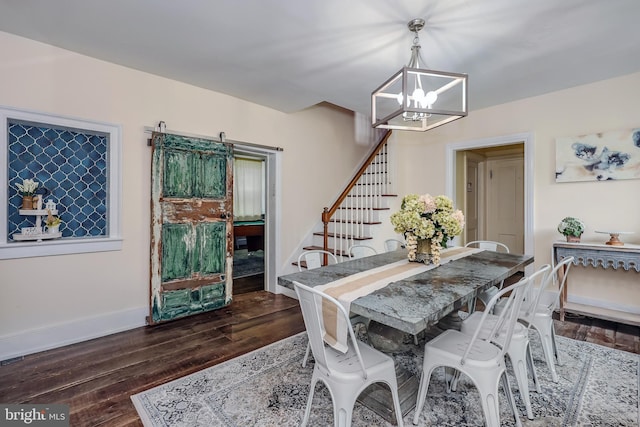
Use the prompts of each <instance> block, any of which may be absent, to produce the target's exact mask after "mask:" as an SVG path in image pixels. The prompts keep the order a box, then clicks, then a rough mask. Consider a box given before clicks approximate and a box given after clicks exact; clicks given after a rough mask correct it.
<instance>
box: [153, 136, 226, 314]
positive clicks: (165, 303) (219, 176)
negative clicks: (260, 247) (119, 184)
mask: <svg viewBox="0 0 640 427" xmlns="http://www.w3.org/2000/svg"><path fill="white" fill-rule="evenodd" d="M152 141H153V154H152V162H151V316H150V319H149V323H150V324H154V323H159V322H164V321H167V320H171V319H176V318H179V317H184V316H188V315H191V314H196V313H201V312H203V311H208V310H215V309H217V308H220V307H224V306H226V305H228V304H229V303H231V293H232V279H231V277H232V271H231V268H232V265H233V200H232V191H233V190H232V189H233V174H232V172H233V171H232V166H233V150H232V148H231V146H230V145H228V144H224V143H220V142H215V141H211V140H206V139H200V138H189V137H183V136H178V135H172V134H164V133H154V134H153V136H152Z"/></svg>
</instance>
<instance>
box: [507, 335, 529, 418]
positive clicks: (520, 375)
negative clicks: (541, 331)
mask: <svg viewBox="0 0 640 427" xmlns="http://www.w3.org/2000/svg"><path fill="white" fill-rule="evenodd" d="M528 347H529V345H528V340H527V339H514V338H512V339H511V344H509V350H508V352H507V354H508V355H509V359H511V365H513V372H514V374H515V377H516V382H517V383H518V390H520V395H521V396H522V400H523V401H524V406H525V409H526V412H527V418H529V419H530V420H532V419H533V411H532V409H531V399H530V398H529V376H528V375H527V348H528Z"/></svg>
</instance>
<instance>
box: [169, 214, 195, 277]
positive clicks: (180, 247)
mask: <svg viewBox="0 0 640 427" xmlns="http://www.w3.org/2000/svg"><path fill="white" fill-rule="evenodd" d="M193 237H194V236H193V227H192V226H191V224H163V226H162V281H163V282H166V281H168V280H175V279H186V278H188V277H190V276H191V273H192V267H191V266H192V259H193V252H194V243H193V240H194V238H193Z"/></svg>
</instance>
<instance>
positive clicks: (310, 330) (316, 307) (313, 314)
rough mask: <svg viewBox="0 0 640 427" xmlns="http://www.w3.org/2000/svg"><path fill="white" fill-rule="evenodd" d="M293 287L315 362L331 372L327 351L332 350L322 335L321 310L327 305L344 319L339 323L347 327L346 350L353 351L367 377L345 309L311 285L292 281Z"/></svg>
mask: <svg viewBox="0 0 640 427" xmlns="http://www.w3.org/2000/svg"><path fill="white" fill-rule="evenodd" d="M293 287H294V289H295V291H296V294H297V295H298V302H299V303H300V309H301V310H302V317H303V319H304V326H305V328H306V329H307V335H308V336H309V344H310V345H311V351H312V352H313V358H314V360H315V363H316V364H318V365H319V368H320V369H323V370H326V371H327V372H329V373H331V367H330V366H329V364H328V363H327V357H328V356H327V351H333V350H332V349H329V348H328V347H326V346H325V343H324V336H325V333H326V329H325V322H324V314H323V311H324V310H326V309H327V306H329V307H331V308H332V309H333V310H335V313H336V314H337V316H340V317H341V318H342V319H343V320H344V321H343V322H341V324H342V325H343V326H344V327H345V328H346V329H347V331H348V334H349V338H347V340H348V339H351V343H352V345H350V346H349V350H348V351H354V352H355V354H356V356H357V358H358V362H359V364H360V368H361V369H362V376H363V378H366V377H367V373H366V368H365V366H364V361H363V359H362V355H361V354H360V349H359V348H358V345H357V343H356V337H355V333H354V332H353V328H351V322H350V321H349V314H348V313H347V310H346V309H345V308H344V307H343V306H342V304H340V302H338V301H337V300H336V299H335V298H333V297H331V296H329V295H327V294H325V293H324V292H321V291H318V290H316V289H314V288H312V287H309V286H306V285H303V284H302V283H300V282H295V281H294V282H293Z"/></svg>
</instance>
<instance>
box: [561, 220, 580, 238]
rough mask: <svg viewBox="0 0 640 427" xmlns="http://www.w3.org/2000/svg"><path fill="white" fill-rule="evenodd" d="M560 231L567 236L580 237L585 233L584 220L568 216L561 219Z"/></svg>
mask: <svg viewBox="0 0 640 427" xmlns="http://www.w3.org/2000/svg"><path fill="white" fill-rule="evenodd" d="M558 231H559V232H560V234H563V235H565V236H574V237H580V236H581V235H582V233H584V222H582V221H581V220H579V219H578V218H574V217H572V216H568V217H566V218H564V219H563V220H562V221H560V224H559V225H558Z"/></svg>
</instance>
